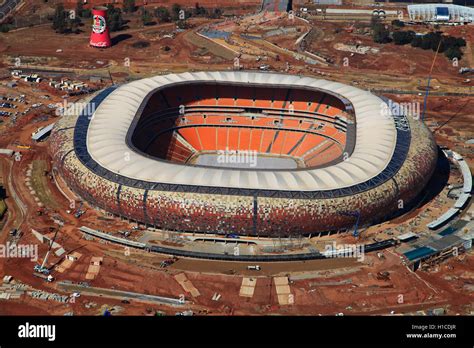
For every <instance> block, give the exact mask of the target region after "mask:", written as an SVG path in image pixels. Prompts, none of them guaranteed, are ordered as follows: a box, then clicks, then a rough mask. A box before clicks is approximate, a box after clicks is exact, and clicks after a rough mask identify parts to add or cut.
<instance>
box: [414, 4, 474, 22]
mask: <svg viewBox="0 0 474 348" xmlns="http://www.w3.org/2000/svg"><path fill="white" fill-rule="evenodd" d="M407 9H408V15H409V17H410V20H412V21H416V22H437V23H474V9H473V8H470V7H466V6H459V5H451V4H422V5H408V6H407Z"/></svg>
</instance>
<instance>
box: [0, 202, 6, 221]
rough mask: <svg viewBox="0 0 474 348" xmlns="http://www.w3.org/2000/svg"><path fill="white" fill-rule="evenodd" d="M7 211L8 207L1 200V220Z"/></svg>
mask: <svg viewBox="0 0 474 348" xmlns="http://www.w3.org/2000/svg"><path fill="white" fill-rule="evenodd" d="M6 211H7V205H6V204H5V201H4V200H3V199H0V220H1V219H2V218H3V215H5V212H6Z"/></svg>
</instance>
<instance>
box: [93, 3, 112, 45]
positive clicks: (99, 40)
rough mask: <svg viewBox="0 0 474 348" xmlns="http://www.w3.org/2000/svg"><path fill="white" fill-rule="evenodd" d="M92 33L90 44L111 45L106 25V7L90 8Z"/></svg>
mask: <svg viewBox="0 0 474 348" xmlns="http://www.w3.org/2000/svg"><path fill="white" fill-rule="evenodd" d="M92 20H93V22H92V33H91V41H90V45H91V46H93V47H100V48H107V47H110V46H111V45H112V42H111V41H110V33H109V27H108V25H107V7H105V6H97V7H94V8H93V9H92Z"/></svg>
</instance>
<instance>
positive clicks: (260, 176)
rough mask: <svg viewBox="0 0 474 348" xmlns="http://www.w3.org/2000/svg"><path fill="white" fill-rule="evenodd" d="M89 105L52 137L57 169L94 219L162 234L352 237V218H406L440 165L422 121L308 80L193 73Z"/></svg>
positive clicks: (100, 96) (103, 95) (105, 93)
mask: <svg viewBox="0 0 474 348" xmlns="http://www.w3.org/2000/svg"><path fill="white" fill-rule="evenodd" d="M87 102H88V103H89V105H88V106H92V107H87V106H86V107H84V108H83V111H82V112H81V113H76V114H74V115H68V116H63V117H62V118H61V119H60V120H59V121H58V122H57V123H56V125H55V128H54V130H53V133H52V138H51V148H50V149H51V154H52V157H53V160H54V166H55V168H56V170H57V171H58V172H59V173H60V175H61V176H62V178H63V179H64V180H65V181H66V182H67V184H68V185H69V186H70V187H71V188H72V189H73V190H74V191H75V192H76V193H77V194H78V195H79V196H80V197H81V198H82V199H84V200H85V201H87V202H88V203H89V204H91V205H92V206H94V207H97V208H99V209H102V210H105V211H106V212H109V213H112V214H114V215H117V216H120V217H122V218H126V219H129V220H131V221H136V222H138V223H142V224H145V225H147V226H151V227H156V228H160V229H163V230H172V231H186V232H197V233H199V232H201V233H215V234H225V235H227V234H238V235H249V236H267V237H289V236H291V237H293V236H301V235H314V234H318V233H330V232H331V231H340V230H347V229H351V228H352V227H353V225H354V223H355V219H356V218H355V217H356V216H357V219H360V221H359V223H360V224H361V225H371V224H375V223H378V222H381V221H384V220H387V219H390V218H392V217H393V216H396V215H399V214H401V213H403V212H405V211H406V209H407V207H409V206H410V204H411V202H413V201H414V200H415V199H416V198H417V196H418V195H419V193H420V192H421V191H422V190H423V188H424V187H425V185H426V184H427V182H428V181H429V179H430V178H431V176H432V174H433V171H434V169H435V166H436V162H437V147H436V144H435V142H434V139H433V136H432V134H431V133H430V131H429V130H428V129H427V128H426V127H425V125H424V124H423V122H422V121H421V120H419V119H417V118H414V117H410V116H408V115H406V114H404V113H402V112H395V111H394V110H393V109H392V108H391V107H389V106H388V105H389V104H390V103H389V101H388V100H387V99H384V98H381V97H378V96H376V95H374V94H372V93H370V92H367V91H364V90H361V89H358V88H355V87H352V86H349V85H345V84H341V83H337V82H332V81H327V80H320V79H315V78H311V77H304V76H295V75H286V74H277V73H267V72H245V71H226V72H218V71H216V72H192V73H191V72H187V73H182V74H170V75H163V76H156V77H152V78H146V79H142V80H138V81H134V82H131V83H128V84H125V85H122V86H120V87H116V86H114V87H110V88H107V89H105V90H102V91H101V92H99V93H97V94H96V95H95V96H94V97H92V98H90V99H89V100H88V101H87ZM243 154H245V156H243ZM242 159H243V160H242ZM249 159H252V160H249Z"/></svg>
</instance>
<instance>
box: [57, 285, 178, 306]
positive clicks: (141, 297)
mask: <svg viewBox="0 0 474 348" xmlns="http://www.w3.org/2000/svg"><path fill="white" fill-rule="evenodd" d="M57 286H58V288H59V289H61V290H65V291H70V292H80V293H81V294H83V295H85V296H100V297H109V298H117V299H120V300H136V301H140V302H151V303H159V304H166V305H171V306H183V305H185V304H186V302H185V301H183V300H180V299H177V298H170V297H163V296H155V295H146V294H140V293H137V292H129V291H122V290H114V289H105V288H95V287H88V286H83V285H78V284H69V283H65V282H58V284H57Z"/></svg>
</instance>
